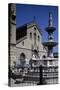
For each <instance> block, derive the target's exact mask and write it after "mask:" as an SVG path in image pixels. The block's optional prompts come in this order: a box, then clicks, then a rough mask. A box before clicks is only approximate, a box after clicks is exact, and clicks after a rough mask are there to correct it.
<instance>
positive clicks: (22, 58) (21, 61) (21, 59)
mask: <svg viewBox="0 0 60 90" xmlns="http://www.w3.org/2000/svg"><path fill="white" fill-rule="evenodd" d="M20 63H21V64H22V65H24V64H25V63H26V55H25V54H24V53H21V54H20Z"/></svg>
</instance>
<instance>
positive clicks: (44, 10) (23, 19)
mask: <svg viewBox="0 0 60 90" xmlns="http://www.w3.org/2000/svg"><path fill="white" fill-rule="evenodd" d="M49 12H51V13H52V17H53V26H55V27H56V31H55V32H54V34H53V36H54V40H55V41H58V7H57V6H42V5H27V4H25V5H24V4H17V5H16V25H17V27H19V26H21V25H24V24H25V23H29V22H30V21H32V20H33V19H34V16H35V21H36V22H37V24H38V26H39V28H41V30H42V33H43V37H42V40H43V41H47V37H48V34H47V32H46V31H45V28H46V27H47V26H48V20H49ZM54 51H58V47H57V46H56V47H54Z"/></svg>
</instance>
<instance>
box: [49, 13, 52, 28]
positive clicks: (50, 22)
mask: <svg viewBox="0 0 60 90" xmlns="http://www.w3.org/2000/svg"><path fill="white" fill-rule="evenodd" d="M49 27H52V13H51V12H50V13H49Z"/></svg>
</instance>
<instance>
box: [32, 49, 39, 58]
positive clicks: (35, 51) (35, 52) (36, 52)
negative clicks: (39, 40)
mask: <svg viewBox="0 0 60 90" xmlns="http://www.w3.org/2000/svg"><path fill="white" fill-rule="evenodd" d="M33 52H34V56H35V58H37V57H38V51H37V50H34V51H33Z"/></svg>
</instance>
